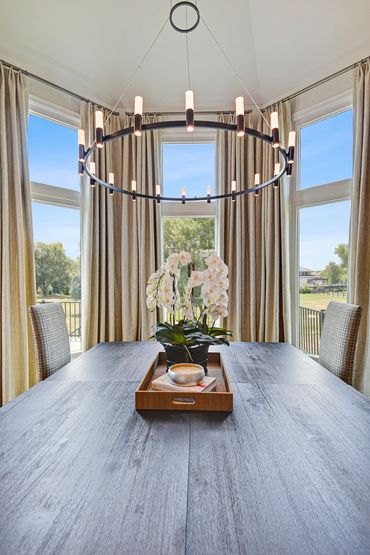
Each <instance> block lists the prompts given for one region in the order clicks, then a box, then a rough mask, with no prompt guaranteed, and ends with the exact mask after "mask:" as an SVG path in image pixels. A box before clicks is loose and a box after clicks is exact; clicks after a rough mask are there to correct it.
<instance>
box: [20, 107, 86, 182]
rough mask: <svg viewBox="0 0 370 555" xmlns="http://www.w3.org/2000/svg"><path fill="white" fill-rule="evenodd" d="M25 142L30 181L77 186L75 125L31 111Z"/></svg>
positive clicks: (78, 180)
mask: <svg viewBox="0 0 370 555" xmlns="http://www.w3.org/2000/svg"><path fill="white" fill-rule="evenodd" d="M28 145H29V146H28V156H29V165H30V177H31V181H35V182H37V183H46V184H48V185H54V186H57V187H64V188H66V189H74V190H75V191H79V190H80V179H79V176H78V173H77V170H76V168H77V162H76V156H77V155H76V152H77V146H76V145H77V129H73V128H72V127H67V126H65V125H61V124H60V123H56V122H54V121H51V120H48V119H45V118H42V117H40V116H36V115H35V114H30V116H29V121H28Z"/></svg>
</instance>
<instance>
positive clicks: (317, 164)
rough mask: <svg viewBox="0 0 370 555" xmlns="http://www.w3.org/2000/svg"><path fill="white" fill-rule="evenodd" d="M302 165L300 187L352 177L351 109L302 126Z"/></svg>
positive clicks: (300, 166)
mask: <svg viewBox="0 0 370 555" xmlns="http://www.w3.org/2000/svg"><path fill="white" fill-rule="evenodd" d="M299 169H300V175H299V186H300V188H301V189H307V188H308V187H314V186H315V185H323V184H325V183H332V182H335V181H340V180H342V179H350V178H351V177H352V110H345V111H343V112H339V113H338V114H335V115H332V116H329V117H326V118H323V119H320V120H319V121H315V122H313V123H311V124H309V125H305V126H303V127H302V128H301V130H300V165H299Z"/></svg>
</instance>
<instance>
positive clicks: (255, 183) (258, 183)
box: [254, 173, 261, 186]
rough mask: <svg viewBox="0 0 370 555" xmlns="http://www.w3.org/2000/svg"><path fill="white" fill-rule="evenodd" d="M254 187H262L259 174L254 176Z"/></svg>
mask: <svg viewBox="0 0 370 555" xmlns="http://www.w3.org/2000/svg"><path fill="white" fill-rule="evenodd" d="M254 185H255V186H256V185H261V176H260V174H259V173H256V174H255V176H254Z"/></svg>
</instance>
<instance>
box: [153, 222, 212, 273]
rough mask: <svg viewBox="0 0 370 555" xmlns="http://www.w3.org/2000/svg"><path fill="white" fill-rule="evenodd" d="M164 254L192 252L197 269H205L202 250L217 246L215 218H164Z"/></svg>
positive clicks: (165, 256) (166, 256)
mask: <svg viewBox="0 0 370 555" xmlns="http://www.w3.org/2000/svg"><path fill="white" fill-rule="evenodd" d="M163 246H164V248H163V255H164V259H165V260H166V259H167V258H168V255H169V254H170V253H171V252H180V251H187V252H190V254H191V256H192V260H193V262H194V263H195V266H196V268H197V269H199V270H202V269H203V266H204V264H203V258H202V256H201V252H202V251H204V250H213V249H214V248H215V220H214V218H164V219H163Z"/></svg>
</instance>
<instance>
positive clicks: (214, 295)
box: [146, 251, 229, 322]
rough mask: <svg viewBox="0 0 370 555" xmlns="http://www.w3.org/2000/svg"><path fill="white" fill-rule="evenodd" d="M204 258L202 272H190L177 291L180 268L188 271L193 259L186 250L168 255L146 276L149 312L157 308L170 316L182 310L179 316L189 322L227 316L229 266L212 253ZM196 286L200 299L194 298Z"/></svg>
mask: <svg viewBox="0 0 370 555" xmlns="http://www.w3.org/2000/svg"><path fill="white" fill-rule="evenodd" d="M203 256H204V263H205V266H206V268H205V269H204V270H203V271H200V270H193V271H192V272H191V273H190V276H189V278H188V280H187V281H186V283H185V286H182V289H181V291H180V289H179V279H180V276H181V267H183V268H184V267H185V268H186V271H187V272H188V271H189V264H191V261H192V259H191V255H190V254H189V253H188V252H186V251H181V252H179V253H171V254H170V255H169V257H168V259H167V261H166V263H165V264H163V265H162V266H161V268H160V269H159V270H158V271H157V272H154V273H153V274H151V276H150V277H149V280H148V285H147V288H146V294H147V300H146V303H147V306H148V309H149V310H152V311H153V310H155V308H156V306H158V307H160V308H165V309H166V310H167V311H168V312H169V313H170V314H172V315H173V317H175V316H176V314H178V312H179V311H181V310H182V311H183V312H182V314H183V316H182V317H183V318H185V320H186V321H188V322H196V321H197V319H198V318H200V317H202V318H203V317H204V315H207V316H208V317H209V318H210V319H211V320H212V321H216V320H218V319H219V318H220V317H222V318H225V317H227V315H228V311H227V307H228V302H229V298H228V294H227V290H228V287H229V278H228V277H227V276H228V273H229V270H228V267H227V266H226V264H225V263H224V262H223V260H222V259H221V258H220V257H219V256H218V255H217V254H216V253H215V252H207V253H204V255H203ZM184 271H185V269H184V270H183V272H184ZM196 287H201V290H200V295H201V296H200V298H194V297H193V295H194V293H193V290H194V288H196ZM199 301H201V305H200V304H199Z"/></svg>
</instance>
